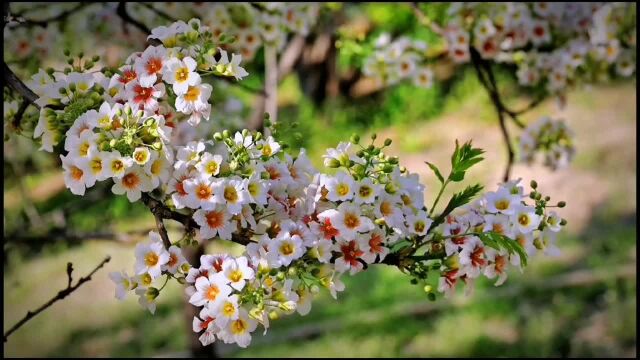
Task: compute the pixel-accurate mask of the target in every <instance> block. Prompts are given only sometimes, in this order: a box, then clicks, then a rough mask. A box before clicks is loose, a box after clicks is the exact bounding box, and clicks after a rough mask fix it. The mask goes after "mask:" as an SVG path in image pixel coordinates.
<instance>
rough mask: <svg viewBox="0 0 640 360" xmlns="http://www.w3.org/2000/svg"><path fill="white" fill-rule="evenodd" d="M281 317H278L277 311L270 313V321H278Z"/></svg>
mask: <svg viewBox="0 0 640 360" xmlns="http://www.w3.org/2000/svg"><path fill="white" fill-rule="evenodd" d="M279 317H280V316H279V315H278V312H276V311H272V312H270V313H269V320H278V318H279Z"/></svg>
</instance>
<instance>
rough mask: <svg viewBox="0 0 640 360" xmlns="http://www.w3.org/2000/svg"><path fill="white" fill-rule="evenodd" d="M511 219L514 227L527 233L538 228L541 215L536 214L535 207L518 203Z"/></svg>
mask: <svg viewBox="0 0 640 360" xmlns="http://www.w3.org/2000/svg"><path fill="white" fill-rule="evenodd" d="M511 217H512V221H513V223H514V224H515V226H516V228H517V229H518V230H520V231H521V232H523V233H529V232H532V231H533V230H535V229H537V228H538V225H540V221H541V220H542V217H541V216H540V215H538V214H536V209H535V208H534V207H531V206H526V205H522V204H518V206H516V208H515V210H514V212H513V215H511Z"/></svg>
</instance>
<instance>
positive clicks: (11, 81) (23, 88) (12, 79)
mask: <svg viewBox="0 0 640 360" xmlns="http://www.w3.org/2000/svg"><path fill="white" fill-rule="evenodd" d="M2 73H3V74H2V77H3V78H4V81H6V83H7V84H8V85H9V86H10V87H11V88H12V89H13V90H15V91H16V92H18V94H20V95H21V96H22V97H23V98H25V100H27V101H29V103H31V104H33V105H35V106H36V107H37V108H40V106H38V105H37V104H36V103H35V101H36V100H37V99H38V95H36V94H35V93H34V92H33V91H31V89H29V87H28V86H27V85H25V84H24V83H23V82H22V80H20V79H19V78H18V77H17V76H16V74H14V73H13V71H12V70H11V68H10V67H9V65H7V63H6V62H4V61H3V62H2Z"/></svg>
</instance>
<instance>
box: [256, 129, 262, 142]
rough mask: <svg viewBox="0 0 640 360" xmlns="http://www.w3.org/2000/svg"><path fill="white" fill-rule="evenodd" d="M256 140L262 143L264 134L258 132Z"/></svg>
mask: <svg viewBox="0 0 640 360" xmlns="http://www.w3.org/2000/svg"><path fill="white" fill-rule="evenodd" d="M255 140H256V141H260V140H262V133H261V132H260V131H257V132H256V135H255Z"/></svg>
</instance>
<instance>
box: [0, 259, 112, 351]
mask: <svg viewBox="0 0 640 360" xmlns="http://www.w3.org/2000/svg"><path fill="white" fill-rule="evenodd" d="M110 260H111V256H107V257H105V258H104V260H102V261H101V262H100V263H99V264H98V266H96V267H95V268H94V269H93V271H91V272H90V273H89V274H88V275H86V276H84V277H81V278H80V279H79V280H78V282H77V283H76V284H75V285H73V286H71V282H72V280H73V279H72V277H71V273H72V272H73V265H72V264H71V263H68V264H67V277H68V279H69V282H68V284H67V287H66V288H65V289H62V290H60V291H59V292H58V294H57V295H56V296H54V297H53V298H52V299H51V300H49V301H47V302H46V303H44V304H43V305H42V306H40V307H39V308H37V309H36V310H34V311H27V314H26V315H25V316H24V317H23V318H22V319H21V320H20V321H18V322H17V323H16V324H15V325H13V326H12V327H11V328H10V329H9V330H7V332H5V333H4V342H7V339H8V338H9V335H11V334H12V333H13V332H14V331H16V330H18V329H19V328H20V327H21V326H22V325H24V324H25V323H26V322H27V321H29V320H31V319H33V318H34V317H35V316H36V315H38V314H40V313H41V312H43V311H44V310H46V309H47V308H49V307H50V306H51V305H53V304H54V303H55V302H57V301H58V300H62V299H64V298H65V297H67V296H69V295H70V294H71V293H72V292H74V291H76V289H78V288H79V287H80V286H81V285H82V284H84V283H86V282H87V281H89V280H91V277H92V276H93V274H95V273H96V272H97V271H98V270H100V269H101V268H102V267H103V266H104V265H105V264H106V263H108V262H109V261H110Z"/></svg>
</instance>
